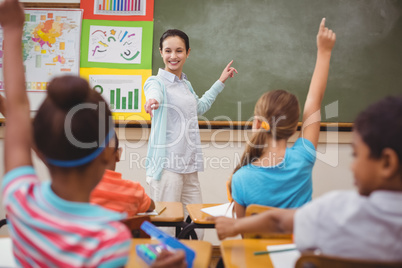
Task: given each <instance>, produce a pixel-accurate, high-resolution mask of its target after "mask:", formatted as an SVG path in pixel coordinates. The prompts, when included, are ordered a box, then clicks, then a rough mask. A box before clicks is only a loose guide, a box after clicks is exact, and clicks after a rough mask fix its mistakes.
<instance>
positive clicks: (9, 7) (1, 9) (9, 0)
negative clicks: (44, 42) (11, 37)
mask: <svg viewBox="0 0 402 268" xmlns="http://www.w3.org/2000/svg"><path fill="white" fill-rule="evenodd" d="M24 21H25V15H24V10H23V8H22V6H21V4H20V3H19V2H18V0H5V1H4V2H3V3H2V4H0V25H1V26H2V27H3V29H4V30H6V29H10V30H11V29H12V30H19V31H22V26H23V25H24Z"/></svg>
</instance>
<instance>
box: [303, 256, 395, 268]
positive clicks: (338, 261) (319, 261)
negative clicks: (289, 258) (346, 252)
mask: <svg viewBox="0 0 402 268" xmlns="http://www.w3.org/2000/svg"><path fill="white" fill-rule="evenodd" d="M324 267H325V268H355V267H359V268H397V267H399V268H401V267H402V262H380V261H368V260H358V259H346V258H340V257H334V256H327V255H323V254H315V253H311V252H309V253H303V254H302V255H301V256H300V258H299V259H298V260H297V262H296V266H295V268H324Z"/></svg>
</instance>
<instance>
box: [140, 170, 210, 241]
mask: <svg viewBox="0 0 402 268" xmlns="http://www.w3.org/2000/svg"><path fill="white" fill-rule="evenodd" d="M147 182H148V183H149V185H150V190H151V191H150V192H151V196H150V197H151V198H152V200H154V201H165V202H181V203H182V204H183V208H184V220H186V219H187V216H188V212H187V210H186V209H185V208H186V206H187V205H188V204H202V196H201V187H200V182H199V180H198V172H193V173H188V174H179V173H174V172H171V171H168V170H165V169H164V170H163V171H162V176H161V179H160V180H159V181H156V180H154V179H152V178H150V177H147ZM161 229H162V230H163V231H164V232H166V233H168V234H170V235H172V236H174V234H175V230H174V228H172V227H163V228H161ZM196 232H197V236H198V239H199V240H202V239H203V238H204V230H202V229H197V230H196Z"/></svg>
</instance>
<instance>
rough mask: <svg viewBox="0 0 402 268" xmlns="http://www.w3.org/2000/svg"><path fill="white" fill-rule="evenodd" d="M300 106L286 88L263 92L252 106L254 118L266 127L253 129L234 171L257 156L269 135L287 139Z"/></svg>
mask: <svg viewBox="0 0 402 268" xmlns="http://www.w3.org/2000/svg"><path fill="white" fill-rule="evenodd" d="M299 116H300V107H299V101H298V100H297V98H296V96H295V95H294V94H292V93H290V92H288V91H286V90H273V91H269V92H266V93H264V94H263V95H262V96H261V97H260V98H259V99H258V101H257V103H256V105H255V108H254V120H255V119H257V120H259V121H260V122H261V123H263V122H264V123H265V124H266V125H268V126H269V127H268V129H269V130H268V129H264V128H260V129H257V130H254V132H253V135H252V137H251V139H250V141H249V142H248V143H247V145H246V149H245V151H244V153H243V155H242V158H241V159H240V163H239V164H238V165H237V167H236V168H235V170H234V172H236V171H237V170H238V169H239V168H241V167H242V166H245V165H247V164H250V163H252V162H253V161H255V160H256V159H257V158H259V157H260V156H261V155H262V154H263V152H264V149H265V148H266V147H267V146H268V145H267V144H266V141H267V138H268V137H269V136H271V137H272V138H273V139H275V140H287V139H289V138H290V137H291V136H292V135H293V134H294V133H295V132H296V129H297V123H298V122H299Z"/></svg>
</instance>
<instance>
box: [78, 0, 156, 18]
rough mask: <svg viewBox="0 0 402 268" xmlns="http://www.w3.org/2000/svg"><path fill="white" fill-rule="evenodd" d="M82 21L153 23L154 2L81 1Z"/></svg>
mask: <svg viewBox="0 0 402 268" xmlns="http://www.w3.org/2000/svg"><path fill="white" fill-rule="evenodd" d="M80 7H81V8H82V9H84V10H85V12H84V19H92V20H117V21H153V19H154V0H85V1H81V6H80Z"/></svg>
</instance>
